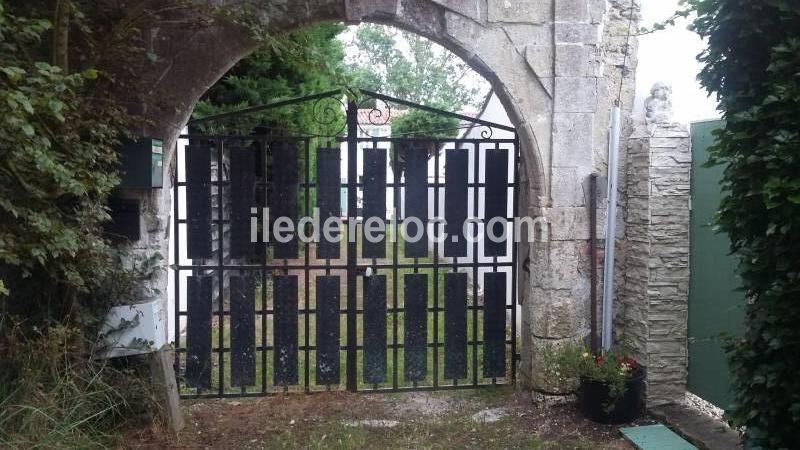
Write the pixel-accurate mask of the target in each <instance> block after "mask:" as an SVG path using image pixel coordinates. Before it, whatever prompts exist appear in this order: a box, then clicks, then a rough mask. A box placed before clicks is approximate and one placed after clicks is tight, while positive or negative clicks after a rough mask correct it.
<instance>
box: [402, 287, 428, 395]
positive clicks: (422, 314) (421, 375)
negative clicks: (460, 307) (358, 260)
mask: <svg viewBox="0 0 800 450" xmlns="http://www.w3.org/2000/svg"><path fill="white" fill-rule="evenodd" d="M403 284H404V288H405V290H404V292H405V294H404V295H405V297H404V298H405V309H404V314H403V336H405V338H404V339H405V340H404V346H403V348H404V351H403V362H404V366H405V373H404V375H405V379H406V381H422V380H424V379H425V375H426V374H427V372H428V275H426V274H406V275H405V276H403Z"/></svg>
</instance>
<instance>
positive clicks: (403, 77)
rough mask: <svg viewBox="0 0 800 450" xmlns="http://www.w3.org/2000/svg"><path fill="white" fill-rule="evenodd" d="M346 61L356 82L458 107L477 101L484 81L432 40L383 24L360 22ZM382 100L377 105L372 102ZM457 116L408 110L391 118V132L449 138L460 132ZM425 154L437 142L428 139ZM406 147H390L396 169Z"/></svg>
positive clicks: (402, 162) (452, 108)
mask: <svg viewBox="0 0 800 450" xmlns="http://www.w3.org/2000/svg"><path fill="white" fill-rule="evenodd" d="M351 45H352V48H353V49H354V57H353V58H351V61H350V63H349V65H348V69H349V71H350V74H351V77H352V79H353V83H354V85H355V86H356V87H358V88H362V89H367V90H371V91H376V92H380V93H382V94H386V95H389V96H392V97H397V98H400V99H403V100H408V101H411V102H414V103H420V104H423V105H427V106H433V107H435V108H440V109H444V110H448V111H454V112H458V111H460V110H461V109H462V108H464V107H466V106H476V105H477V103H478V102H479V101H480V100H481V95H480V94H481V93H482V92H481V91H482V90H483V89H485V88H484V87H483V86H480V85H476V83H475V81H476V80H477V79H478V77H477V75H476V74H475V73H474V72H472V69H470V67H469V65H467V63H466V62H464V61H463V60H462V59H460V58H459V57H458V56H456V55H455V54H453V53H451V52H450V51H448V50H447V49H445V48H443V47H441V46H439V45H437V44H435V43H433V42H432V41H430V40H428V39H426V38H424V37H422V36H419V35H416V34H413V33H408V32H405V31H402V30H398V29H395V28H391V27H387V26H384V25H374V24H365V25H361V26H359V27H358V29H357V30H356V32H355V36H354V38H353V41H352V44H351ZM376 106H380V105H376ZM460 125H461V123H460V121H459V120H458V119H455V118H451V117H446V116H442V115H439V114H436V113H431V112H427V111H423V110H413V109H411V110H408V111H406V113H405V114H395V115H394V117H393V118H392V135H393V136H410V137H433V138H441V139H449V138H454V137H456V136H458V134H459V131H460ZM428 147H429V148H428V157H431V156H432V155H433V154H434V153H435V152H436V151H437V148H436V147H435V146H434V145H432V144H431V145H428ZM404 150H405V149H404V148H401V149H399V151H398V152H397V160H396V161H394V155H395V152H392V153H391V155H392V158H393V161H392V164H393V166H394V167H395V170H397V171H398V172H403V171H404V169H405V159H406V158H405V155H404Z"/></svg>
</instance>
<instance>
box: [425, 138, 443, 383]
mask: <svg viewBox="0 0 800 450" xmlns="http://www.w3.org/2000/svg"><path fill="white" fill-rule="evenodd" d="M434 145H436V144H434ZM435 148H436V151H435V152H434V153H433V167H434V169H433V217H439V153H440V151H439V147H438V146H437V147H435ZM426 162H427V161H426ZM425 168H426V175H427V164H426V167H425ZM427 190H428V188H427V183H426V187H425V191H426V194H427ZM426 213H427V211H426ZM438 231H439V225H438V224H437V225H436V233H435V234H437V235H438ZM438 241H439V240H438V239H434V240H433V310H434V311H433V343H434V344H436V345H434V346H433V387H434V388H436V387H438V386H439V345H438V344H439V242H438ZM425 306H428V305H427V303H426V304H425ZM426 309H427V308H426ZM426 327H427V323H426ZM426 342H427V341H426ZM426 360H427V356H426Z"/></svg>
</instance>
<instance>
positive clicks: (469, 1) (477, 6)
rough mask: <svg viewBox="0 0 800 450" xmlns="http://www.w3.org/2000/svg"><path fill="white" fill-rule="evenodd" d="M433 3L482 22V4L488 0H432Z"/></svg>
mask: <svg viewBox="0 0 800 450" xmlns="http://www.w3.org/2000/svg"><path fill="white" fill-rule="evenodd" d="M432 1H433V3H437V4H439V5H442V6H444V7H445V8H447V9H449V10H451V11H454V12H457V13H459V14H461V15H464V16H466V17H469V18H470V19H472V20H475V21H478V22H480V20H481V10H482V9H483V8H482V5H483V4H485V3H486V0H432Z"/></svg>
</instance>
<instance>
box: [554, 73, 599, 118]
mask: <svg viewBox="0 0 800 450" xmlns="http://www.w3.org/2000/svg"><path fill="white" fill-rule="evenodd" d="M597 88H598V86H597V78H594V77H557V78H556V82H555V99H554V102H555V104H554V110H555V112H568V113H593V112H595V111H596V110H597V97H598V96H597Z"/></svg>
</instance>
